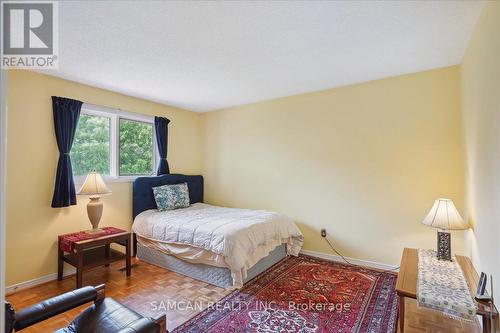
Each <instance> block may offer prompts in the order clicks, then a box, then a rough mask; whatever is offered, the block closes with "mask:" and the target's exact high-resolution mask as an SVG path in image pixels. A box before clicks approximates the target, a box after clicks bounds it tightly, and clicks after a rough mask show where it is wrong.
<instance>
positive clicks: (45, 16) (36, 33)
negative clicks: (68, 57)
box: [2, 2, 54, 55]
mask: <svg viewBox="0 0 500 333" xmlns="http://www.w3.org/2000/svg"><path fill="white" fill-rule="evenodd" d="M53 15H54V11H53V4H52V3H43V2H38V3H37V2H33V3H29V2H4V3H2V21H3V26H2V28H3V29H2V32H3V36H2V37H3V54H10V55H42V54H52V53H53V46H54V22H53Z"/></svg>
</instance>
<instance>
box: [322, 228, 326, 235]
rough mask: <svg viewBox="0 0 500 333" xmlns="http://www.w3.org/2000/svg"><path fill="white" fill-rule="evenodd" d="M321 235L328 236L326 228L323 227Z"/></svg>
mask: <svg viewBox="0 0 500 333" xmlns="http://www.w3.org/2000/svg"><path fill="white" fill-rule="evenodd" d="M321 237H326V229H321Z"/></svg>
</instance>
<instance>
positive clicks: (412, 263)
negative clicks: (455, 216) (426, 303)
mask: <svg viewBox="0 0 500 333" xmlns="http://www.w3.org/2000/svg"><path fill="white" fill-rule="evenodd" d="M455 257H456V258H457V262H458V264H459V265H460V267H461V268H462V271H463V273H464V276H465V279H466V281H467V284H468V285H469V290H470V292H471V296H472V298H474V295H475V293H476V290H477V284H478V282H479V276H478V274H477V272H476V270H475V269H474V266H472V262H471V261H470V259H469V258H468V257H464V256H455ZM417 279H418V251H417V250H416V249H408V248H405V249H404V250H403V256H402V258H401V265H400V269H399V273H398V279H397V282H396V292H397V294H398V297H399V327H400V332H401V333H403V332H404V318H405V297H410V298H413V299H417ZM476 304H477V314H478V315H480V316H482V319H483V332H484V333H490V332H491V321H490V317H491V316H493V318H497V317H498V311H497V309H496V308H495V306H494V305H493V308H492V307H491V306H490V304H489V303H488V302H476Z"/></svg>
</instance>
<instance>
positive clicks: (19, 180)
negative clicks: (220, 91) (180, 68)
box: [6, 70, 201, 285]
mask: <svg viewBox="0 0 500 333" xmlns="http://www.w3.org/2000/svg"><path fill="white" fill-rule="evenodd" d="M7 83H8V122H9V126H8V156H7V163H8V165H7V170H8V171H7V246H6V249H7V259H6V261H7V267H6V270H7V277H6V280H7V281H6V285H12V284H15V283H19V282H23V281H27V280H30V279H34V278H39V277H42V276H44V275H48V274H51V273H54V272H56V270H57V264H56V262H57V260H56V259H57V255H56V238H57V235H58V234H62V233H67V232H73V231H77V230H82V229H86V228H88V227H89V226H90V224H89V221H88V218H87V214H86V210H85V209H86V208H85V205H86V203H87V199H86V198H83V197H82V198H78V205H77V206H72V207H69V208H62V209H61V208H59V209H54V208H51V207H50V203H51V200H52V192H53V188H54V175H55V170H56V165H57V158H58V151H57V147H56V141H55V137H54V126H53V118H52V104H51V99H50V96H52V95H56V96H67V97H70V98H74V99H79V100H82V101H84V102H87V103H92V104H97V105H103V106H109V107H116V108H120V109H122V110H125V111H130V112H137V113H144V114H151V115H162V116H166V117H168V118H169V119H170V120H171V123H170V125H169V156H168V157H169V163H170V166H171V169H172V172H180V173H187V174H199V173H200V171H201V170H200V169H201V162H200V157H201V144H200V143H201V137H200V130H201V119H200V118H201V117H200V115H199V114H196V113H193V112H189V111H184V110H180V109H176V108H173V107H168V106H164V105H160V104H156V103H152V102H148V101H145V100H141V99H137V98H132V97H128V96H125V95H121V94H117V93H113V92H110V91H106V90H102V89H98V88H93V87H90V86H86V85H82V84H78V83H75V82H71V81H66V80H62V79H59V78H55V77H51V76H46V75H42V74H37V73H33V72H28V71H19V70H17V71H9V73H8V82H7ZM109 185H110V188H111V190H112V191H113V194H112V195H111V196H109V197H104V198H103V201H104V214H103V218H102V220H101V225H102V226H106V225H113V226H117V227H122V228H126V229H129V228H130V226H131V212H132V199H131V183H112V184H109Z"/></svg>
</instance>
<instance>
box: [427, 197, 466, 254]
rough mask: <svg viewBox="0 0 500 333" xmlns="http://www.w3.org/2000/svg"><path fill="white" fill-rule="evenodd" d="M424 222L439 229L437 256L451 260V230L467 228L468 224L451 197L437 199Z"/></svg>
mask: <svg viewBox="0 0 500 333" xmlns="http://www.w3.org/2000/svg"><path fill="white" fill-rule="evenodd" d="M422 223H423V224H425V225H428V226H430V227H433V228H438V231H437V258H438V259H439V260H449V261H451V234H450V232H449V230H463V229H467V228H468V225H467V223H465V222H464V220H463V219H462V217H461V216H460V214H459V213H458V211H457V209H456V208H455V205H454V204H453V201H452V200H450V199H437V200H436V201H435V202H434V205H433V206H432V208H431V210H430V212H429V214H427V216H426V217H425V219H424V220H423V221H422Z"/></svg>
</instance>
